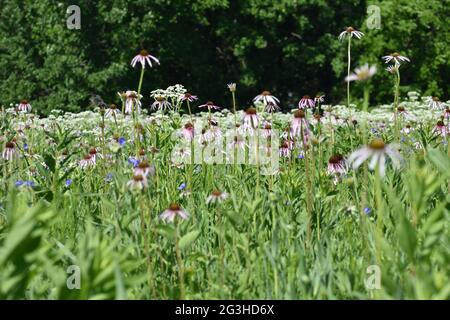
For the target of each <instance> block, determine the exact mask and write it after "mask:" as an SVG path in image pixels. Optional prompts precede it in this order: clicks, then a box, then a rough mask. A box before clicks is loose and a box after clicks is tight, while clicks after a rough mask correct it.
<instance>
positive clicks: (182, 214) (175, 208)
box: [160, 203, 189, 222]
mask: <svg viewBox="0 0 450 320" xmlns="http://www.w3.org/2000/svg"><path fill="white" fill-rule="evenodd" d="M177 217H178V218H180V219H182V220H186V219H187V218H188V217H189V214H188V213H187V212H186V211H185V210H184V209H183V208H181V207H180V205H178V204H176V203H172V204H171V205H170V206H169V208H167V209H166V210H164V211H163V212H162V213H161V215H160V218H161V219H162V220H164V221H167V222H174V220H175V218H177Z"/></svg>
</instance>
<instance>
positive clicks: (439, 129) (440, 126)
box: [433, 120, 448, 137]
mask: <svg viewBox="0 0 450 320" xmlns="http://www.w3.org/2000/svg"><path fill="white" fill-rule="evenodd" d="M433 133H437V134H439V135H440V136H442V137H446V136H447V135H448V128H447V127H446V125H445V123H444V121H442V120H439V121H438V122H437V123H436V125H435V126H434V128H433Z"/></svg>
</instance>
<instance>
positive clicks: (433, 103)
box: [427, 97, 445, 110]
mask: <svg viewBox="0 0 450 320" xmlns="http://www.w3.org/2000/svg"><path fill="white" fill-rule="evenodd" d="M427 103H428V106H429V107H430V108H431V109H433V110H442V109H444V108H445V103H444V102H442V101H440V100H439V98H438V97H429V98H427Z"/></svg>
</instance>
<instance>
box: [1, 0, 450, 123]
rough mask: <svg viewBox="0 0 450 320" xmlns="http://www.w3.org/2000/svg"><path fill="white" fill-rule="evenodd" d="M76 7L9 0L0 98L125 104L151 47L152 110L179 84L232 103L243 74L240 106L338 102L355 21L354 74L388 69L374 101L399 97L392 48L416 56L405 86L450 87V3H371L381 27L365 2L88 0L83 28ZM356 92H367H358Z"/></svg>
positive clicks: (39, 103)
mask: <svg viewBox="0 0 450 320" xmlns="http://www.w3.org/2000/svg"><path fill="white" fill-rule="evenodd" d="M367 2H369V1H367ZM70 4H72V3H69V2H68V1H54V0H40V1H31V0H3V1H2V11H1V16H0V80H1V81H0V103H1V104H3V105H5V106H8V105H9V104H10V103H17V102H18V100H20V99H23V98H25V99H29V100H31V101H32V102H33V107H34V108H35V109H36V110H38V112H40V113H42V114H47V113H48V112H49V111H50V110H51V109H54V108H59V109H64V110H69V111H78V110H83V109H86V108H88V107H89V97H90V96H91V94H99V95H101V96H102V97H103V99H105V101H106V102H116V103H117V102H118V101H117V95H116V92H117V91H119V90H126V89H134V90H135V89H136V87H137V82H138V77H139V71H138V70H132V68H131V66H130V65H129V63H130V61H131V59H132V57H133V56H134V55H135V54H137V52H139V50H140V49H141V48H146V49H148V50H149V51H150V52H151V53H152V54H154V55H155V56H157V57H159V58H160V60H161V66H160V67H157V68H156V69H154V70H151V71H150V72H147V73H146V75H145V82H144V85H143V89H142V91H143V93H144V97H145V100H144V105H145V106H148V105H149V104H150V100H149V99H150V98H149V97H148V94H149V92H150V90H153V89H156V88H165V87H167V86H169V85H172V84H175V83H181V84H183V85H185V86H186V87H187V88H188V89H189V90H191V91H192V92H194V93H195V94H197V95H199V97H200V98H201V100H205V101H206V100H208V99H212V100H214V101H216V103H217V104H219V105H222V106H229V105H230V101H229V100H230V99H229V97H228V96H227V90H226V84H227V83H228V82H232V81H234V82H237V84H238V88H239V92H238V95H239V100H240V104H241V105H242V104H244V103H249V102H250V101H251V98H252V97H253V96H254V95H256V94H257V93H259V92H260V91H262V90H263V89H268V90H271V91H273V93H274V94H276V95H277V96H278V97H279V98H281V99H282V102H283V106H284V107H285V108H287V107H291V106H292V103H295V101H296V100H297V98H298V97H300V96H302V95H304V94H309V95H313V94H315V93H316V92H317V91H324V92H325V93H326V94H327V96H328V97H327V98H328V101H330V102H334V103H337V102H340V101H341V100H342V99H343V98H344V95H345V84H344V82H343V79H344V76H345V73H346V70H345V69H346V60H345V59H346V57H345V55H346V52H345V49H346V48H345V44H342V43H339V41H338V40H337V35H338V34H339V32H341V31H342V30H343V29H344V28H345V27H346V26H347V25H354V26H355V27H357V28H359V29H360V30H362V31H363V32H365V33H366V37H364V38H363V40H361V41H354V42H353V43H354V46H353V50H352V51H353V57H354V59H353V65H352V69H353V68H354V67H356V66H357V65H359V64H361V63H364V62H372V63H377V64H378V66H379V73H378V75H377V77H376V78H375V79H374V82H373V86H374V90H373V92H374V95H373V99H374V100H373V101H372V102H373V103H376V102H387V101H386V99H389V101H390V99H391V98H392V97H391V96H392V89H391V88H392V85H391V84H392V78H389V77H388V74H387V73H385V72H384V71H383V70H382V69H383V67H384V65H383V63H382V61H381V60H380V58H381V56H382V55H385V54H389V53H391V52H392V51H399V52H401V53H403V54H405V55H407V56H408V57H410V58H411V59H412V62H411V63H410V64H408V65H406V66H405V67H404V69H403V70H402V85H403V88H402V91H403V93H404V92H405V91H406V90H408V89H415V90H420V91H421V92H422V93H424V94H425V93H426V94H433V95H443V94H445V93H446V92H448V89H449V87H448V86H449V84H448V83H449V81H448V80H449V79H448V78H449V76H448V75H449V73H450V72H449V71H450V70H449V65H448V61H449V60H450V53H449V50H448V42H449V40H450V30H449V27H448V22H447V19H448V16H449V13H450V12H449V11H450V5H449V1H448V0H444V1H428V0H408V1H406V0H400V1H393V0H390V1H379V2H377V3H372V2H370V4H376V5H379V7H380V9H381V29H379V30H376V29H375V30H368V29H367V26H366V19H367V13H366V10H367V4H366V1H356V0H347V1H341V0H339V1H323V0H308V1H306V0H298V1H294V0H282V1H269V0H240V1H227V0H190V1H186V0H177V1H169V0H134V1H125V0H110V1H91V0H80V1H77V5H78V6H79V7H80V8H81V30H69V29H67V27H66V19H67V16H68V15H67V14H66V9H67V7H68V6H69V5H70ZM352 94H353V96H354V97H355V98H356V97H359V96H361V91H359V88H357V87H355V89H354V90H353V91H352ZM443 98H448V97H443Z"/></svg>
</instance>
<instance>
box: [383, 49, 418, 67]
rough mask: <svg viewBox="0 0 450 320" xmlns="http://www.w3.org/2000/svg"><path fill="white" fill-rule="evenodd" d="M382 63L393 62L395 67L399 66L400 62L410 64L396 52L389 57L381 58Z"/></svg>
mask: <svg viewBox="0 0 450 320" xmlns="http://www.w3.org/2000/svg"><path fill="white" fill-rule="evenodd" d="M382 59H383V60H384V62H386V63H389V62H391V61H394V62H395V64H396V65H397V66H399V65H400V64H401V63H402V62H411V60H409V58H408V57H405V56H402V55H400V54H399V53H398V52H394V53H392V54H391V55H388V56H384V57H382Z"/></svg>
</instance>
